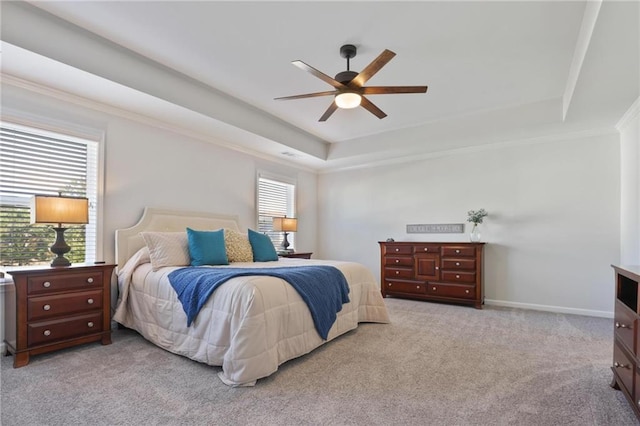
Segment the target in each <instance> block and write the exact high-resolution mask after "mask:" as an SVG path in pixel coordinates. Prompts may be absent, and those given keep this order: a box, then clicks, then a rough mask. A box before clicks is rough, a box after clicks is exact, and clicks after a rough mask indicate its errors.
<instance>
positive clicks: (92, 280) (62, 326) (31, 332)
mask: <svg viewBox="0 0 640 426" xmlns="http://www.w3.org/2000/svg"><path fill="white" fill-rule="evenodd" d="M114 268H115V265H104V264H103V265H94V264H74V265H71V266H69V267H49V266H38V267H21V268H9V269H5V270H4V271H3V272H5V273H7V274H9V275H11V277H12V278H13V283H14V285H13V286H11V287H10V288H9V290H8V292H7V293H6V294H5V306H4V308H5V324H6V331H5V341H6V344H7V348H8V350H9V352H10V353H12V354H14V360H13V366H14V367H16V368H17V367H22V366H25V365H27V364H28V363H29V356H30V355H37V354H42V353H45V352H50V351H54V350H58V349H62V348H67V347H70V346H75V345H79V344H82V343H88V342H95V341H101V342H102V344H103V345H108V344H110V343H111V274H112V272H113V269H114Z"/></svg>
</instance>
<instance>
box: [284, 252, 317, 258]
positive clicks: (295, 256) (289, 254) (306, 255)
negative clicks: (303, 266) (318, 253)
mask: <svg viewBox="0 0 640 426" xmlns="http://www.w3.org/2000/svg"><path fill="white" fill-rule="evenodd" d="M312 254H313V253H278V256H280V257H293V258H297V259H311V255H312Z"/></svg>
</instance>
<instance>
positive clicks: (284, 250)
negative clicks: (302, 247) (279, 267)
mask: <svg viewBox="0 0 640 426" xmlns="http://www.w3.org/2000/svg"><path fill="white" fill-rule="evenodd" d="M287 235H289V233H288V232H285V233H284V240H282V248H281V249H280V252H281V253H293V249H290V248H289V240H287Z"/></svg>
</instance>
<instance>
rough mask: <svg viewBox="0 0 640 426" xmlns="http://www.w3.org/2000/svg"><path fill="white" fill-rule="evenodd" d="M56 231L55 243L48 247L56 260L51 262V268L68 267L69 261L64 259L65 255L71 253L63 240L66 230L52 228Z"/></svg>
mask: <svg viewBox="0 0 640 426" xmlns="http://www.w3.org/2000/svg"><path fill="white" fill-rule="evenodd" d="M53 230H54V231H56V241H55V242H54V243H53V245H52V246H51V247H50V250H51V253H53V254H55V255H56V258H55V259H53V262H51V266H70V265H71V262H69V259H67V258H66V257H64V255H65V253H69V252H70V251H71V247H69V245H68V244H67V243H66V242H65V240H64V231H66V230H67V228H53Z"/></svg>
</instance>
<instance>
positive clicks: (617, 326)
mask: <svg viewBox="0 0 640 426" xmlns="http://www.w3.org/2000/svg"><path fill="white" fill-rule="evenodd" d="M616 328H631V327H629V326H628V325H627V324H622V323H619V322H617V321H616Z"/></svg>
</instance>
